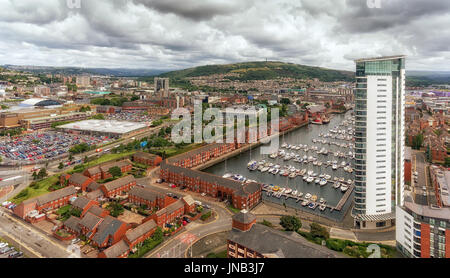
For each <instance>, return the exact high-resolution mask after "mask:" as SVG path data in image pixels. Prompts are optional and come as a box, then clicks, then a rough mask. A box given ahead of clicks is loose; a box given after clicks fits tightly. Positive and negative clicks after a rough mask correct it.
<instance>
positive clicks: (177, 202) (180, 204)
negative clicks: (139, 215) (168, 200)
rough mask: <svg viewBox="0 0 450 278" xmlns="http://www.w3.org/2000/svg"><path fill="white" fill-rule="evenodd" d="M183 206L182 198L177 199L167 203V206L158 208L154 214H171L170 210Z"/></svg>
mask: <svg viewBox="0 0 450 278" xmlns="http://www.w3.org/2000/svg"><path fill="white" fill-rule="evenodd" d="M182 207H184V202H183V201H182V200H178V201H176V202H175V203H172V204H170V205H168V206H167V207H165V208H163V209H160V210H158V211H157V212H156V215H158V216H160V215H162V214H164V213H167V214H171V213H172V212H174V211H176V210H177V209H180V208H182Z"/></svg>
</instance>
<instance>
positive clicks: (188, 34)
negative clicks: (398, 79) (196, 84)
mask: <svg viewBox="0 0 450 278" xmlns="http://www.w3.org/2000/svg"><path fill="white" fill-rule="evenodd" d="M365 2H366V1H362V0H338V1H333V0H329V1H326V0H324V1H319V0H276V1H274V0H258V1H253V0H252V1H241V0H204V1H195V0H183V1H181V0H179V1H177V0H165V1H156V0H147V1H143V0H142V1H141V0H129V1H127V0H112V1H111V0H96V1H88V0H81V9H69V8H68V7H67V5H66V0H46V1H44V0H21V1H14V0H0V64H27V65H31V64H33V65H50V66H83V67H129V68H153V69H173V68H185V67H190V66H197V65H204V64H214V63H229V62H241V61H255V60H265V59H266V58H268V59H270V60H281V61H285V62H293V63H299V64H307V65H315V66H321V67H329V68H339V69H349V70H352V69H353V68H354V64H353V61H352V59H354V58H358V57H365V56H378V55H392V54H407V55H408V67H409V68H410V69H421V70H449V65H448V61H449V59H450V52H449V48H448V45H449V43H450V39H449V38H450V30H449V29H448V28H446V27H447V26H450V4H449V3H448V2H447V1H444V2H443V1H438V0H430V1H419V0H410V1H406V0H389V1H383V0H382V8H381V9H369V8H368V7H367V6H366V5H365ZM406 2H408V3H409V4H408V5H407V3H406ZM199 3H201V4H199Z"/></svg>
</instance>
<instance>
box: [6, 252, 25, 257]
mask: <svg viewBox="0 0 450 278" xmlns="http://www.w3.org/2000/svg"><path fill="white" fill-rule="evenodd" d="M22 255H23V253H22V252H17V251H14V252H12V253H11V254H9V255H8V258H18V257H20V256H22Z"/></svg>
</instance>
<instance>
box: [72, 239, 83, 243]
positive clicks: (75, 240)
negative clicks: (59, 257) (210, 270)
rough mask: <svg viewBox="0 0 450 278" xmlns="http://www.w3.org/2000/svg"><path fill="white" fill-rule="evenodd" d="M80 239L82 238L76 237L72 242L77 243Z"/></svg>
mask: <svg viewBox="0 0 450 278" xmlns="http://www.w3.org/2000/svg"><path fill="white" fill-rule="evenodd" d="M80 241H81V240H80V239H79V238H74V239H72V244H77V243H78V242H80Z"/></svg>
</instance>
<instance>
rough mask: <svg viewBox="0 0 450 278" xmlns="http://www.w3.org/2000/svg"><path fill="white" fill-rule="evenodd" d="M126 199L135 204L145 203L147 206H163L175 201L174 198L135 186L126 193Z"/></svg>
mask: <svg viewBox="0 0 450 278" xmlns="http://www.w3.org/2000/svg"><path fill="white" fill-rule="evenodd" d="M128 201H129V202H130V203H133V204H136V205H146V206H147V207H148V208H155V207H158V208H165V207H167V206H168V205H170V204H172V203H175V202H176V199H174V198H171V197H169V196H167V195H164V194H161V193H158V192H155V191H153V190H150V189H147V188H142V187H139V186H135V187H133V188H131V190H130V192H129V193H128Z"/></svg>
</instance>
